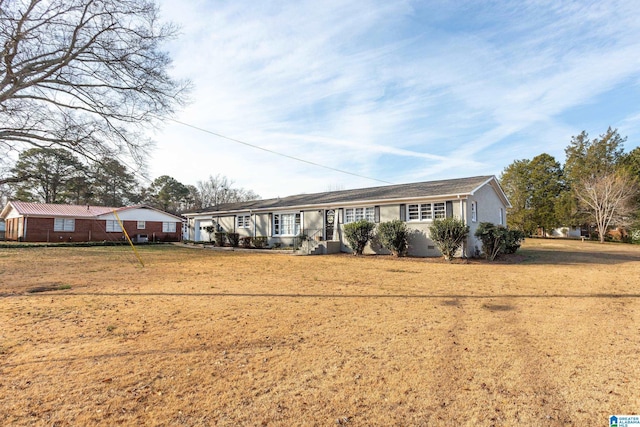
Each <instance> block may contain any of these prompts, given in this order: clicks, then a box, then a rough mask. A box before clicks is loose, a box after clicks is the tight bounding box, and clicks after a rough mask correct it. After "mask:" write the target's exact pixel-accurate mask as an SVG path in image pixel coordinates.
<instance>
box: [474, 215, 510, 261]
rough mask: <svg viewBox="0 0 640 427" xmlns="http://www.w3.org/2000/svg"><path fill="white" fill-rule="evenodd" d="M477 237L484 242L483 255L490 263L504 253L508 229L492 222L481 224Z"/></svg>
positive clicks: (476, 233)
mask: <svg viewBox="0 0 640 427" xmlns="http://www.w3.org/2000/svg"><path fill="white" fill-rule="evenodd" d="M475 236H476V237H477V238H478V239H480V241H481V242H482V253H483V254H484V256H485V258H487V259H488V260H490V261H493V260H494V259H496V257H497V256H498V255H500V254H501V253H502V252H504V249H505V246H506V241H507V229H506V228H504V227H502V226H501V225H495V224H493V223H490V222H481V223H480V224H479V225H478V229H477V230H476V232H475Z"/></svg>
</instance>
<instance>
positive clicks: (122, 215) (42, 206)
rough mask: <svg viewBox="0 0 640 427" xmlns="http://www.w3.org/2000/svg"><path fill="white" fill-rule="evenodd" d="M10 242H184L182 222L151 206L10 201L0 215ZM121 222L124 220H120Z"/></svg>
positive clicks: (178, 218) (6, 236)
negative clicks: (107, 205)
mask: <svg viewBox="0 0 640 427" xmlns="http://www.w3.org/2000/svg"><path fill="white" fill-rule="evenodd" d="M0 217H1V218H3V219H4V220H5V228H6V230H5V238H6V240H15V241H22V242H91V241H104V240H106V241H119V240H124V239H125V236H124V233H123V230H122V228H121V227H120V222H122V224H123V226H124V229H125V230H126V231H127V234H129V236H130V237H131V238H132V239H133V240H134V241H139V242H143V241H164V242H170V241H180V239H181V235H182V219H181V218H180V217H177V216H175V215H171V214H168V213H166V212H163V211H160V210H157V209H154V208H152V207H149V206H145V205H139V206H127V207H120V208H111V207H103V206H78V205H56V204H46V203H28V202H17V201H13V202H9V203H7V206H5V208H4V209H3V210H2V213H0ZM118 219H119V220H120V221H118Z"/></svg>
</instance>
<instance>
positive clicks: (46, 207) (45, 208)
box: [9, 201, 120, 218]
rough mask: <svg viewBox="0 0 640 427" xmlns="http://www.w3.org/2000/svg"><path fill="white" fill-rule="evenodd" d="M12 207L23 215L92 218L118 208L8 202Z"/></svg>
mask: <svg viewBox="0 0 640 427" xmlns="http://www.w3.org/2000/svg"><path fill="white" fill-rule="evenodd" d="M9 203H10V204H11V205H12V206H13V208H14V209H15V210H16V211H17V212H18V213H19V214H20V215H25V216H47V217H49V216H57V217H65V216H68V217H74V218H92V217H94V216H97V215H102V214H105V213H109V212H113V211H114V210H117V209H120V208H111V207H105V206H88V205H56V204H51V203H30V202H15V201H14V202H9Z"/></svg>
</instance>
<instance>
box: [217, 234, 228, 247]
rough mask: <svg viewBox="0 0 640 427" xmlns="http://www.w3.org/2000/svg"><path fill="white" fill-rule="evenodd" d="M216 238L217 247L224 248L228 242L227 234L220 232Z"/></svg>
mask: <svg viewBox="0 0 640 427" xmlns="http://www.w3.org/2000/svg"><path fill="white" fill-rule="evenodd" d="M215 236H216V245H218V246H224V244H225V242H226V240H227V233H224V232H218V233H216V234H215Z"/></svg>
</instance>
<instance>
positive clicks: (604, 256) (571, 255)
mask: <svg viewBox="0 0 640 427" xmlns="http://www.w3.org/2000/svg"><path fill="white" fill-rule="evenodd" d="M586 244H587V245H590V246H593V245H595V244H593V243H586ZM632 248H633V249H635V247H632ZM632 248H629V249H632ZM633 252H635V251H631V250H626V251H625V250H611V246H608V247H606V248H603V250H598V249H597V248H594V247H590V248H588V249H586V250H585V249H580V250H572V249H571V248H559V247H549V248H531V249H521V250H520V251H518V252H517V255H520V256H522V257H524V258H525V259H524V260H523V261H522V262H523V263H524V264H539V265H576V264H589V265H597V264H604V265H615V264H624V263H627V262H638V261H640V252H635V253H633Z"/></svg>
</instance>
